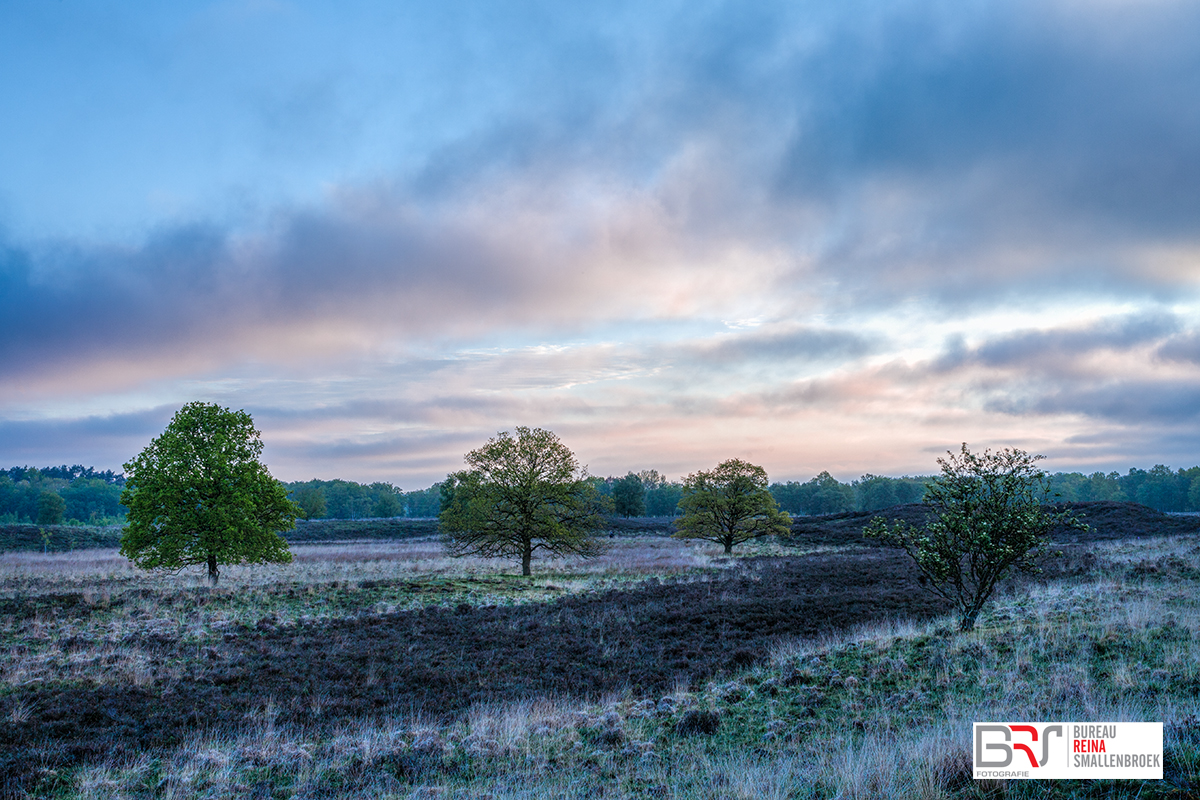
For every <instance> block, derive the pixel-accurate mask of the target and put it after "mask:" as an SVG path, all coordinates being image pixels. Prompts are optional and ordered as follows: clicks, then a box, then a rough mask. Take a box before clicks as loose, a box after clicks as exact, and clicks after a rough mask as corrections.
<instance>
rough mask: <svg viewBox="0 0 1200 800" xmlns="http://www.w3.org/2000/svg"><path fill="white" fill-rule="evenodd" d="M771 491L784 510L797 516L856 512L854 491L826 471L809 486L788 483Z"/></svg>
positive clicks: (777, 485)
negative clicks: (852, 510)
mask: <svg viewBox="0 0 1200 800" xmlns="http://www.w3.org/2000/svg"><path fill="white" fill-rule="evenodd" d="M770 488H771V495H772V497H774V498H775V500H776V502H777V503H778V504H779V506H780V508H782V509H784V510H785V511H790V512H792V513H794V514H838V513H841V512H843V511H850V510H851V509H853V508H854V488H853V487H852V486H850V485H848V484H845V483H841V482H840V481H838V479H837V478H835V477H833V476H832V475H830V474H829V473H828V472H824V471H823V472H821V474H820V475H817V476H816V477H815V478H813V479H812V480H810V481H807V482H805V483H797V482H795V481H788V482H787V483H776V484H773V485H772V486H771V487H770Z"/></svg>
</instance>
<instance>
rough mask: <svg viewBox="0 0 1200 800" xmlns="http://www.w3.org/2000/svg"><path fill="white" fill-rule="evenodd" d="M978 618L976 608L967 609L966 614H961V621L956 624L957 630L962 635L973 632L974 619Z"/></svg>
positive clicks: (977, 608)
mask: <svg viewBox="0 0 1200 800" xmlns="http://www.w3.org/2000/svg"><path fill="white" fill-rule="evenodd" d="M978 616H979V607H978V606H975V607H972V608H969V609H967V611H966V613H965V614H963V617H962V621H961V622H959V624H958V629H959V630H960V631H962V632H963V633H967V632H969V631H973V630H975V618H976V617H978Z"/></svg>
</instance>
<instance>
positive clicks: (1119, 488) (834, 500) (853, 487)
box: [770, 464, 1200, 514]
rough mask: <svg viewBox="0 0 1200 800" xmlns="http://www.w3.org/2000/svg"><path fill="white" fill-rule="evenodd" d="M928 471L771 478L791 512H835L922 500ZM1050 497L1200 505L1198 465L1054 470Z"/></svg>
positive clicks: (1167, 507)
mask: <svg viewBox="0 0 1200 800" xmlns="http://www.w3.org/2000/svg"><path fill="white" fill-rule="evenodd" d="M930 479H931V478H930V477H929V476H920V477H907V476H906V477H903V478H887V477H882V476H879V475H870V474H867V475H863V476H862V477H861V478H859V479H858V480H856V481H852V482H850V483H841V482H839V481H838V480H837V479H836V478H834V477H833V476H831V475H830V474H829V473H828V472H822V473H821V474H820V475H818V476H816V477H815V478H813V479H812V480H809V481H807V482H805V483H797V482H794V481H788V482H787V483H774V484H771V487H770V489H771V494H772V495H773V496H774V497H775V501H776V502H777V503H779V507H780V508H782V509H783V510H784V511H788V512H790V513H792V514H836V513H839V512H843V511H877V510H879V509H883V508H889V507H891V506H894V505H900V504H902V503H919V502H920V501H921V499H922V498H923V497H924V496H925V482H926V481H928V480H930ZM1049 479H1050V481H1049V483H1050V490H1051V497H1050V501H1051V502H1063V503H1068V502H1078V503H1083V502H1088V501H1092V500H1114V501H1128V502H1132V503H1141V504H1142V505H1145V506H1149V507H1151V508H1154V509H1157V510H1159V511H1200V467H1191V468H1190V469H1178V470H1172V469H1171V468H1170V467H1167V466H1164V465H1162V464H1159V465H1157V466H1155V467H1154V468H1153V469H1149V470H1145V469H1138V468H1136V467H1134V468H1133V469H1130V470H1129V472H1128V473H1127V474H1125V475H1122V474H1120V473H1119V472H1108V473H1104V472H1093V473H1092V474H1090V475H1085V474H1083V473H1082V472H1055V473H1052V474H1050V476H1049Z"/></svg>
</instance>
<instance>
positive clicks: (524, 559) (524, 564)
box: [521, 544, 533, 577]
mask: <svg viewBox="0 0 1200 800" xmlns="http://www.w3.org/2000/svg"><path fill="white" fill-rule="evenodd" d="M532 560H533V548H532V547H530V546H529V545H528V544H526V545H525V552H523V553H521V574H522V575H525V576H526V577H528V576H530V575H532V574H533V572H532V571H531V570H530V569H529V562H530V561H532Z"/></svg>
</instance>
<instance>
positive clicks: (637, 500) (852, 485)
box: [0, 464, 1200, 525]
mask: <svg viewBox="0 0 1200 800" xmlns="http://www.w3.org/2000/svg"><path fill="white" fill-rule="evenodd" d="M929 479H930V477H929V476H913V477H910V476H904V477H901V478H889V477H885V476H881V475H871V474H867V475H863V476H862V477H861V478H859V479H857V480H854V481H851V482H849V483H842V482H841V481H839V480H837V479H836V478H834V477H833V476H832V475H830V474H829V473H828V472H822V473H821V474H819V475H817V476H816V477H814V478H812V479H810V480H808V481H804V482H799V481H787V482H786V483H773V484H771V486H770V491H771V494H772V495H773V496H774V497H775V500H776V502H778V503H779V507H780V508H782V509H783V510H784V511H787V512H789V513H791V514H793V515H817V514H837V513H840V512H844V511H877V510H879V509H883V508H889V507H891V506H895V505H900V504H903V503H919V502H920V501H921V499H922V498H923V497H924V495H925V482H926V481H928V480H929ZM591 480H592V482H593V483H594V484H595V486H596V488H597V490H598V491H599V492H600V493H601V494H604V495H607V496H609V497H611V498H612V500H613V508H614V511H615V512H616V513H617V514H619V515H621V516H627V517H642V516H646V517H671V516H674V515H675V513H676V506H677V505H678V503H679V499H680V498H681V497H682V496H683V483H682V482H681V481H670V480H668V479H667V478H666V477H664V476H663V475H662V474H661V473H659V472H658V470H653V469H647V470H642V471H640V472H630V473H628V474H627V475H625V476H624V477H621V478H617V477H611V476H610V477H607V478H600V477H593V478H591ZM124 484H125V478H124V476H122V475H120V474H117V473H114V472H113V471H112V470H106V471H104V472H97V471H95V470H94V469H93V468H91V467H82V466H79V465H76V466H73V467H68V466H66V465H65V464H64V465H63V466H61V467H42V468H40V469H35V468H33V467H12V468H10V469H7V470H3V471H0V524H3V523H10V524H12V523H33V524H41V525H58V524H68V525H112V524H119V523H122V522H124V519H125V508H124V506H122V505H121V504H120V498H121V488H122V487H123V486H124ZM283 485H284V486H285V487H286V488H287V490H288V493H289V496H290V497H291V498H292V500H294V501H295V502H296V503H297V504H298V505H299V506H300V508H301V510H302V512H303V513H302V518H304V519H369V518H392V517H436V516H437V515H438V512H439V511H440V510H441V484H440V483H435V484H434V485H433V486H430V487H429V488H428V489H418V490H415V491H408V492H406V491H402V490H401V489H399V488H397V487H396V486H393V485H392V484H390V483H383V482H379V483H371V484H362V483H355V482H354V481H344V480H332V481H321V480H311V481H295V482H292V483H284V484H283ZM1050 486H1051V489H1052V491H1053V492H1054V496H1053V497H1052V498H1051V500H1052V501H1061V502H1086V501H1089V500H1117V501H1126V500H1127V501H1130V502H1134V503H1141V504H1142V505H1146V506H1150V507H1151V508H1155V509H1158V510H1159V511H1200V467H1191V468H1190V469H1178V470H1172V469H1171V468H1170V467H1167V466H1163V465H1162V464H1159V465H1158V466H1155V467H1154V468H1153V469H1148V470H1145V469H1137V468H1136V467H1135V468H1133V469H1131V470H1129V472H1128V473H1127V474H1125V475H1122V474H1120V473H1118V472H1109V473H1104V472H1094V473H1092V474H1090V475H1085V474H1083V473H1081V472H1056V473H1053V474H1051V475H1050Z"/></svg>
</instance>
